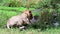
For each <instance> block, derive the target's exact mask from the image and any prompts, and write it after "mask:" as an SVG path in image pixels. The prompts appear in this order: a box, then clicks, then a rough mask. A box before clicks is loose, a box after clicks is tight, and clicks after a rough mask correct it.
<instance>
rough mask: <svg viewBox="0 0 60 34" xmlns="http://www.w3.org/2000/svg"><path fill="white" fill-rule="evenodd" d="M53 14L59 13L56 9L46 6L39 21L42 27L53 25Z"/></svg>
mask: <svg viewBox="0 0 60 34" xmlns="http://www.w3.org/2000/svg"><path fill="white" fill-rule="evenodd" d="M53 14H56V15H57V12H56V11H55V10H54V9H51V8H50V9H49V8H45V9H43V10H42V11H41V12H40V16H39V23H40V27H41V28H45V27H52V26H53V24H52V23H53V22H52V21H53V20H54V17H53Z"/></svg>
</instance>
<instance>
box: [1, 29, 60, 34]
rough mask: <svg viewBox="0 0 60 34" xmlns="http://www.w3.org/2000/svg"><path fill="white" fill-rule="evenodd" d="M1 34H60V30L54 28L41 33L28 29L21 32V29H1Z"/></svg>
mask: <svg viewBox="0 0 60 34" xmlns="http://www.w3.org/2000/svg"><path fill="white" fill-rule="evenodd" d="M0 34H60V29H57V28H54V29H53V28H52V29H47V30H46V31H40V30H38V29H32V28H31V29H26V30H23V31H20V30H19V29H2V28H0Z"/></svg>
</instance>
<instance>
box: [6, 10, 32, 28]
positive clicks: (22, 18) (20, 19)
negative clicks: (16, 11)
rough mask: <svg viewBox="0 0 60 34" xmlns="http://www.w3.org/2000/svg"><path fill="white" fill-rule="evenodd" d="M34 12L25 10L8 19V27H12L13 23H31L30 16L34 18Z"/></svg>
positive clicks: (20, 24)
mask: <svg viewBox="0 0 60 34" xmlns="http://www.w3.org/2000/svg"><path fill="white" fill-rule="evenodd" d="M31 15H32V13H31V11H29V10H25V11H23V13H22V14H20V15H17V16H13V17H11V18H10V19H9V20H8V21H7V28H10V27H11V26H13V25H16V26H22V25H23V24H31V23H30V18H32V16H31Z"/></svg>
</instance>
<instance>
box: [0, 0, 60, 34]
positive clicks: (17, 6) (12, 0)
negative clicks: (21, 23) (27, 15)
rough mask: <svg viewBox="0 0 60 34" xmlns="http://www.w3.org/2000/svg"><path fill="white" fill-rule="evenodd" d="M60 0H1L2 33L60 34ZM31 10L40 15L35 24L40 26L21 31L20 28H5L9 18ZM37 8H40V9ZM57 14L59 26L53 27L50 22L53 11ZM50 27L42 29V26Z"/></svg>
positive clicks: (0, 25)
mask: <svg viewBox="0 0 60 34" xmlns="http://www.w3.org/2000/svg"><path fill="white" fill-rule="evenodd" d="M59 1H60V0H0V34H60V31H59V30H60V27H59V26H60V2H59ZM27 9H29V10H31V11H32V14H33V16H35V15H39V20H38V22H37V23H35V25H36V26H37V27H39V28H37V27H36V28H33V26H31V27H30V26H29V27H28V28H27V29H26V30H23V31H20V30H19V29H18V28H11V29H7V28H6V29H5V28H2V27H4V26H5V25H6V22H7V20H8V19H9V18H10V17H12V16H14V15H18V14H21V12H22V11H23V10H27ZM36 9H40V10H39V11H38V10H37V11H36ZM54 12H55V13H56V14H57V21H58V23H59V26H58V27H56V28H53V27H52V25H51V24H50V23H51V22H52V21H53V16H52V13H54ZM46 23H49V25H50V29H49V27H48V28H47V29H46V30H45V31H40V29H41V27H42V28H44V27H46V26H47V25H46Z"/></svg>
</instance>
